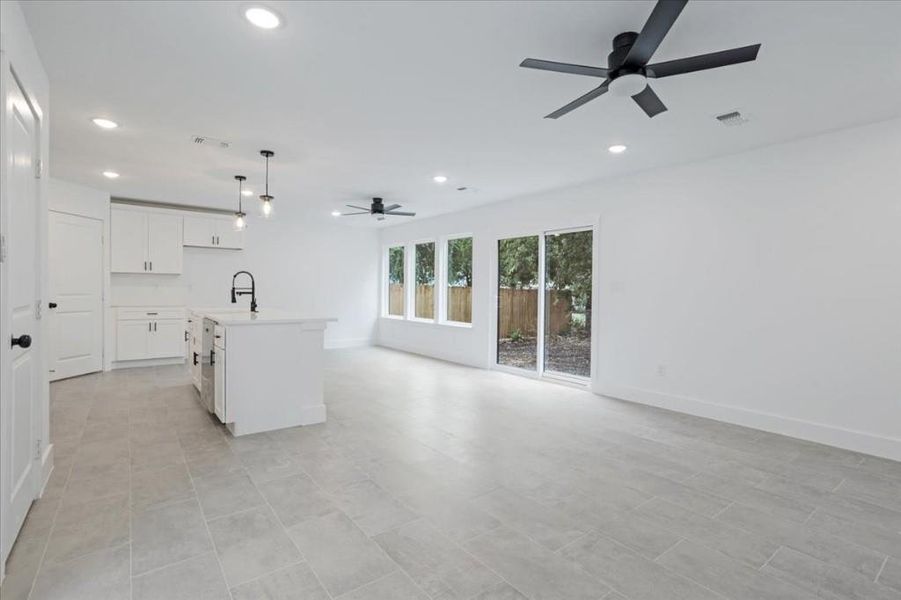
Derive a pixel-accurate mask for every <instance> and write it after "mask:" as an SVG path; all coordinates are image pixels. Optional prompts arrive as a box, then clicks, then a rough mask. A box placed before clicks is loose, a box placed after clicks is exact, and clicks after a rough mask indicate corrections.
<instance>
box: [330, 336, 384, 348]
mask: <svg viewBox="0 0 901 600" xmlns="http://www.w3.org/2000/svg"><path fill="white" fill-rule="evenodd" d="M323 345H324V346H325V349H326V350H338V349H339V348H361V347H363V346H371V345H372V340H371V339H369V338H351V339H343V340H325V343H324V344H323Z"/></svg>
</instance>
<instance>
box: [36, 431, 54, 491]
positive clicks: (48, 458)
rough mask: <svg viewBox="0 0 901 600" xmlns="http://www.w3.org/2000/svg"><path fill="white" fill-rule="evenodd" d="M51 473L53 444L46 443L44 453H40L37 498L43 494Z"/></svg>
mask: <svg viewBox="0 0 901 600" xmlns="http://www.w3.org/2000/svg"><path fill="white" fill-rule="evenodd" d="M52 474H53V444H47V447H46V448H44V453H43V454H42V455H41V489H40V490H39V492H38V495H37V497H38V498H40V497H41V496H43V495H44V490H45V489H46V488H47V483H48V482H49V481H50V476H51V475H52Z"/></svg>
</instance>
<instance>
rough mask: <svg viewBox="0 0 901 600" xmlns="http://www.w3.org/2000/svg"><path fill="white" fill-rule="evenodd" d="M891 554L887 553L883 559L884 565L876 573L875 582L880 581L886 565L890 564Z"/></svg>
mask: <svg viewBox="0 0 901 600" xmlns="http://www.w3.org/2000/svg"><path fill="white" fill-rule="evenodd" d="M888 559H889V555H888V554H886V555H885V558H884V559H883V560H882V566H881V567H879V572H878V573H876V577H874V578H873V583H879V577H880V576H881V575H882V571H884V570H885V565H887V564H888Z"/></svg>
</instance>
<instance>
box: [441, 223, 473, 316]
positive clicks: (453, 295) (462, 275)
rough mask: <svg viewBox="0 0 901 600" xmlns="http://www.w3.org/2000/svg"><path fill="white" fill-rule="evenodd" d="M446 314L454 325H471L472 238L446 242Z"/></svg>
mask: <svg viewBox="0 0 901 600" xmlns="http://www.w3.org/2000/svg"><path fill="white" fill-rule="evenodd" d="M446 273H447V313H446V314H445V319H446V320H448V321H453V322H455V323H472V238H471V237H464V238H455V239H450V240H447V271H446Z"/></svg>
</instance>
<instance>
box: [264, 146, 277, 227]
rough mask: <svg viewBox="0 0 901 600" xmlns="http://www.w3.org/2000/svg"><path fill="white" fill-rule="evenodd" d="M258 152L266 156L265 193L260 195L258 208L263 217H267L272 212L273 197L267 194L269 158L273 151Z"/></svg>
mask: <svg viewBox="0 0 901 600" xmlns="http://www.w3.org/2000/svg"><path fill="white" fill-rule="evenodd" d="M260 154H261V155H263V156H264V157H266V193H265V194H263V195H262V196H260V200H262V201H263V203H262V204H261V205H260V210H261V211H262V212H263V217H265V218H267V219H268V218H269V216H270V215H271V214H272V201H273V200H274V199H275V198H274V197H273V196H270V195H269V159H270V158H272V157H273V156H275V152H273V151H272V150H260Z"/></svg>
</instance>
